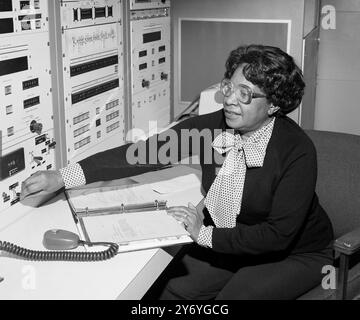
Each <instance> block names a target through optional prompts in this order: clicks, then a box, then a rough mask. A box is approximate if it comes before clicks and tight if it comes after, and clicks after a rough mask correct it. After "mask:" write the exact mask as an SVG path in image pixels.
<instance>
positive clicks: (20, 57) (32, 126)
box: [0, 0, 56, 212]
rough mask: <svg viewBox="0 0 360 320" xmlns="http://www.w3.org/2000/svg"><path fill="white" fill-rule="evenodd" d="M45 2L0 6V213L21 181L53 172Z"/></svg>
mask: <svg viewBox="0 0 360 320" xmlns="http://www.w3.org/2000/svg"><path fill="white" fill-rule="evenodd" d="M50 66H51V64H50V47H49V29H48V7H47V1H46V0H29V1H19V0H2V1H1V3H0V193H1V197H0V212H1V211H3V210H5V209H7V208H10V207H12V206H14V205H15V204H16V203H17V202H19V192H20V189H21V182H22V181H23V180H25V179H26V178H27V177H29V176H30V175H31V174H32V173H34V172H36V171H38V170H49V169H54V168H55V154H54V153H55V152H54V150H55V147H56V141H55V140H54V122H53V103H52V88H51V70H50Z"/></svg>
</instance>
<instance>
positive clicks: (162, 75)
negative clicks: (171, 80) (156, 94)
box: [160, 72, 168, 80]
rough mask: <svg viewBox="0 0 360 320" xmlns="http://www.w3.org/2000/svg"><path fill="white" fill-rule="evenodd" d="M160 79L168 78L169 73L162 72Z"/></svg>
mask: <svg viewBox="0 0 360 320" xmlns="http://www.w3.org/2000/svg"><path fill="white" fill-rule="evenodd" d="M160 79H161V80H167V79H168V74H167V73H165V72H161V75H160Z"/></svg>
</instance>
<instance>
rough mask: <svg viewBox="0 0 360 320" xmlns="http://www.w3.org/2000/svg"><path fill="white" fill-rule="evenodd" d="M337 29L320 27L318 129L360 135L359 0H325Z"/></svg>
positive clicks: (316, 119)
mask: <svg viewBox="0 0 360 320" xmlns="http://www.w3.org/2000/svg"><path fill="white" fill-rule="evenodd" d="M327 4H329V5H333V6H334V7H335V9H336V29H335V30H332V29H329V30H325V29H323V28H321V31H320V48H319V64H318V76H317V97H316V109H315V129H318V130H327V131H336V132H345V133H352V134H358V135H360V108H359V104H360V63H359V57H360V23H359V22H360V1H359V0H346V1H343V0H322V3H321V5H322V6H324V5H327Z"/></svg>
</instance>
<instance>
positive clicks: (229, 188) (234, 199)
mask: <svg viewBox="0 0 360 320" xmlns="http://www.w3.org/2000/svg"><path fill="white" fill-rule="evenodd" d="M274 122H275V119H273V120H272V121H271V122H270V123H269V124H267V125H266V126H264V127H262V128H260V129H259V130H257V131H255V132H254V134H253V135H251V136H250V137H249V138H248V139H247V140H243V139H242V138H241V136H240V134H235V135H233V134H231V133H229V132H226V131H223V132H222V133H221V134H219V135H218V136H217V137H216V138H215V140H214V141H213V143H212V146H213V148H214V149H215V150H216V151H217V152H218V153H221V154H222V153H225V152H228V155H227V156H226V159H225V161H224V163H223V165H222V167H221V169H220V171H219V173H218V174H217V176H216V178H215V180H214V182H213V184H212V185H211V187H210V190H209V192H208V193H207V195H206V199H205V206H206V208H207V209H208V211H209V213H210V216H211V218H212V219H213V221H214V223H215V226H216V227H218V228H233V227H235V225H236V217H237V215H238V214H239V213H240V209H241V202H242V195H243V188H244V182H245V175H246V169H247V167H249V168H251V167H262V165H263V163H264V158H265V154H266V147H267V144H268V142H269V140H270V137H271V134H272V130H273V127H274Z"/></svg>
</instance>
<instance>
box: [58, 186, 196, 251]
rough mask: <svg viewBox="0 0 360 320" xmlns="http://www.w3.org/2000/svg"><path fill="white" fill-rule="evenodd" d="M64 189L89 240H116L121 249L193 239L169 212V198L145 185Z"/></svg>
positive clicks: (178, 242) (184, 241) (160, 245)
mask: <svg viewBox="0 0 360 320" xmlns="http://www.w3.org/2000/svg"><path fill="white" fill-rule="evenodd" d="M65 193H66V197H67V200H68V203H69V206H70V208H71V211H72V212H73V214H74V216H75V218H76V219H77V220H78V222H79V225H80V228H81V232H82V235H83V237H84V239H85V240H86V241H90V242H98V241H106V242H116V243H117V244H119V252H124V251H134V250H142V249H149V248H156V247H164V246H170V245H174V244H184V243H190V242H192V240H191V238H190V237H189V233H188V232H187V231H186V230H185V229H184V228H183V226H182V225H181V224H180V223H179V222H178V221H177V220H175V218H173V217H172V216H170V215H168V214H167V213H166V209H167V201H166V199H164V198H163V196H162V195H159V194H157V193H156V192H154V191H153V190H151V188H149V187H148V186H146V185H140V186H138V185H135V186H125V187H124V186H122V187H117V186H115V187H114V186H112V187H100V188H91V189H70V190H66V191H65ZM150 199H152V200H150Z"/></svg>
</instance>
